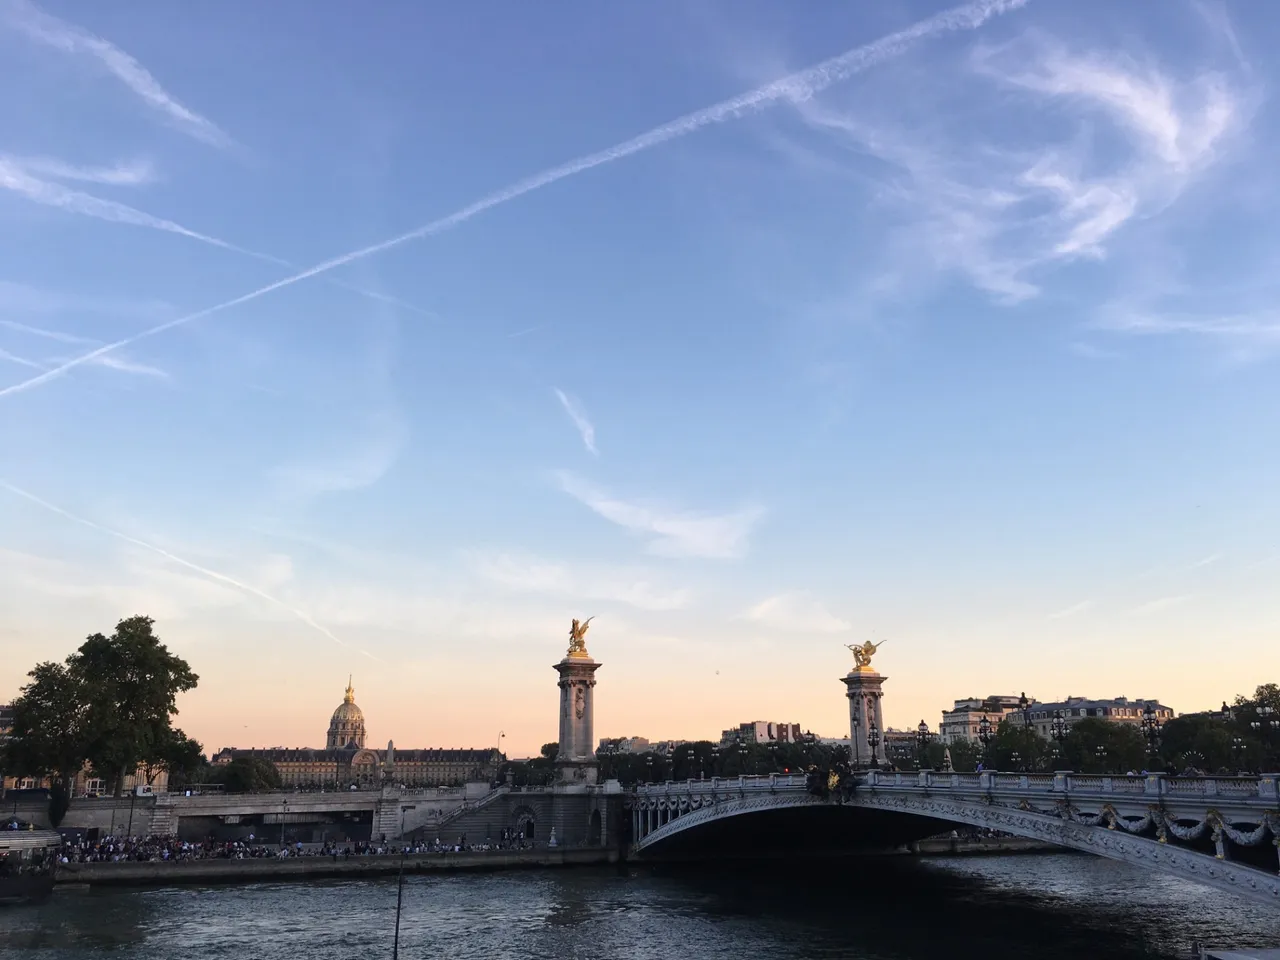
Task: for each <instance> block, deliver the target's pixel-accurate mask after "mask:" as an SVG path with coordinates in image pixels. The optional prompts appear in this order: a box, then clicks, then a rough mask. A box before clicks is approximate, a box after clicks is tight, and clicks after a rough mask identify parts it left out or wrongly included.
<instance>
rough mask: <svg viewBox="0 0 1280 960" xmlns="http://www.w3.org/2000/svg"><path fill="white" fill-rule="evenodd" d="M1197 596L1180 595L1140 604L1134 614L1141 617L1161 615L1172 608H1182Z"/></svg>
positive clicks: (1189, 594) (1190, 594)
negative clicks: (1182, 605)
mask: <svg viewBox="0 0 1280 960" xmlns="http://www.w3.org/2000/svg"><path fill="white" fill-rule="evenodd" d="M1193 596H1195V594H1192V593H1180V594H1177V595H1175V596H1168V597H1157V598H1156V599H1154V600H1148V601H1147V602H1146V603H1140V604H1138V606H1136V607H1134V608H1133V612H1134V613H1135V614H1139V615H1146V614H1152V613H1161V612H1163V611H1165V610H1168V609H1169V608H1170V607H1176V606H1180V605H1181V604H1184V603H1186V602H1187V601H1188V600H1190V599H1191V598H1192V597H1193Z"/></svg>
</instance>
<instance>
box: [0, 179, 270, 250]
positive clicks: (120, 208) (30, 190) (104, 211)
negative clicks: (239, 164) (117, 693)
mask: <svg viewBox="0 0 1280 960" xmlns="http://www.w3.org/2000/svg"><path fill="white" fill-rule="evenodd" d="M99 182H104V181H99ZM0 187H2V188H4V189H5V190H11V191H13V192H14V193H17V194H19V195H20V196H23V197H26V198H27V199H28V200H31V201H32V202H34V203H39V204H43V205H44V206H48V207H56V208H57V209H59V210H64V211H66V212H67V213H78V214H80V215H82V216H86V217H96V218H97V219H99V220H107V221H110V222H112V223H125V224H129V225H130V226H135V227H149V228H151V229H152V230H163V231H165V232H166V233H176V234H178V235H179V236H183V237H189V238H190V239H192V240H199V241H200V242H201V243H207V244H209V245H210V246H214V247H220V248H221V249H223V250H231V251H234V252H235V253H242V254H245V255H246V256H250V257H255V258H258V259H267V260H270V261H272V262H276V261H275V258H274V257H266V256H265V255H263V254H258V253H255V252H254V251H252V250H246V249H244V248H243V247H237V246H236V245H235V244H232V243H227V242H226V241H224V240H219V239H218V238H217V237H211V236H209V235H208V234H204V233H199V232H197V231H195V230H188V229H187V228H186V227H184V226H182V225H181V224H178V223H174V222H173V221H172V220H165V219H164V218H162V217H154V216H152V215H151V214H149V213H144V212H143V211H141V210H137V209H135V208H133V207H130V206H128V205H126V204H123V203H117V202H116V201H115V200H104V199H102V198H101V197H95V196H93V195H92V194H88V193H84V192H83V191H80V190H72V189H70V188H69V187H64V186H62V185H61V184H59V183H54V182H53V181H51V180H42V179H40V178H39V177H37V176H35V175H34V174H33V173H32V172H31V170H30V169H29V168H28V167H25V166H24V165H23V164H22V162H20V161H18V160H17V159H15V158H13V157H7V156H0Z"/></svg>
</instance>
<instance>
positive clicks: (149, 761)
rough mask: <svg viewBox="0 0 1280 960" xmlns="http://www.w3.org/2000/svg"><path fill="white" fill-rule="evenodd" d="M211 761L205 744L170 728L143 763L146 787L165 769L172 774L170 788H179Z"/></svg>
mask: <svg viewBox="0 0 1280 960" xmlns="http://www.w3.org/2000/svg"><path fill="white" fill-rule="evenodd" d="M208 763H209V761H208V760H207V759H205V755H204V747H202V746H201V745H200V743H199V742H198V741H196V740H191V739H188V737H187V735H186V734H185V733H183V732H182V731H181V730H174V729H167V730H164V731H162V732H161V733H160V734H159V735H158V742H157V744H156V748H155V749H154V751H153V752H152V753H151V755H150V756H148V757H147V758H146V759H145V760H143V762H142V772H143V776H144V777H146V780H147V786H151V785H152V784H154V783H155V781H156V778H157V777H158V776H159V775H160V774H161V773H164V772H167V773H168V774H169V789H171V790H172V789H176V788H177V787H180V786H182V785H183V784H185V783H189V782H192V781H193V780H194V775H195V773H196V772H197V771H198V770H199V769H200V768H201V767H204V766H207V765H208Z"/></svg>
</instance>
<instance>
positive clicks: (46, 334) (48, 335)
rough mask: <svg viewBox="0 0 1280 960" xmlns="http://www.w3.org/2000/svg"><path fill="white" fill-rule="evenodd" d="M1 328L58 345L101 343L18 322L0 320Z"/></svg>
mask: <svg viewBox="0 0 1280 960" xmlns="http://www.w3.org/2000/svg"><path fill="white" fill-rule="evenodd" d="M0 327H4V328H5V329H7V330H12V331H14V332H15V333H25V334H30V335H31V336H33V337H43V338H44V339H45V340H56V341H58V343H80V344H88V343H100V342H101V341H99V340H94V339H92V338H90V337H81V336H78V335H76V334H74V333H64V332H62V331H61V330H46V329H45V328H44V327H33V326H31V325H30V324H26V323H18V321H16V320H0Z"/></svg>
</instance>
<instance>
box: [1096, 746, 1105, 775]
mask: <svg viewBox="0 0 1280 960" xmlns="http://www.w3.org/2000/svg"><path fill="white" fill-rule="evenodd" d="M1093 755H1094V756H1095V757H1097V758H1098V767H1099V768H1100V770H1101V772H1102V773H1106V772H1107V748H1106V747H1104V746H1103V745H1102V744H1098V745H1097V746H1096V747H1094V748H1093Z"/></svg>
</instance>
